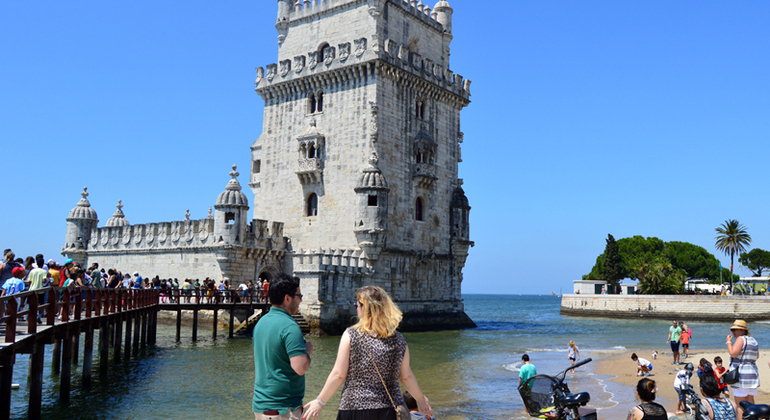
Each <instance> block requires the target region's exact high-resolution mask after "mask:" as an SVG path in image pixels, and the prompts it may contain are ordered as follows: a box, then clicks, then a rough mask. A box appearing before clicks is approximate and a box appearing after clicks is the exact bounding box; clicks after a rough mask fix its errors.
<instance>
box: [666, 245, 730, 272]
mask: <svg viewBox="0 0 770 420" xmlns="http://www.w3.org/2000/svg"><path fill="white" fill-rule="evenodd" d="M663 256H664V257H666V258H667V259H668V260H669V261H671V264H673V265H674V266H675V267H678V268H681V269H683V270H684V271H685V273H686V275H687V278H688V279H709V280H715V279H717V280H718V279H719V260H717V258H716V257H715V256H714V255H713V254H711V253H710V252H708V251H706V248H703V247H702V246H698V245H693V244H691V243H688V242H678V241H671V242H666V244H665V246H664V248H663Z"/></svg>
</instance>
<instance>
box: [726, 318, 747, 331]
mask: <svg viewBox="0 0 770 420" xmlns="http://www.w3.org/2000/svg"><path fill="white" fill-rule="evenodd" d="M730 329H731V330H746V331H748V330H749V326H748V325H747V324H746V321H744V320H742V319H736V320H735V322H733V326H732V327H730Z"/></svg>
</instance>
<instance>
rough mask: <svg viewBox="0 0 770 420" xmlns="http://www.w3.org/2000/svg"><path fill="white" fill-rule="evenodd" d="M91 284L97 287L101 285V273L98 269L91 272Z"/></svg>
mask: <svg viewBox="0 0 770 420" xmlns="http://www.w3.org/2000/svg"><path fill="white" fill-rule="evenodd" d="M91 285H92V286H94V287H97V288H101V287H102V273H101V271H99V270H94V271H92V272H91Z"/></svg>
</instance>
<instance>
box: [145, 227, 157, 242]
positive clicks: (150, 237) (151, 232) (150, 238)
mask: <svg viewBox="0 0 770 420" xmlns="http://www.w3.org/2000/svg"><path fill="white" fill-rule="evenodd" d="M145 238H147V239H146V240H147V244H148V245H149V244H151V243H152V241H154V240H155V228H154V227H153V226H147V236H146V237H145Z"/></svg>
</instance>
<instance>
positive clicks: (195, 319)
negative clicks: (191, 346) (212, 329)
mask: <svg viewBox="0 0 770 420" xmlns="http://www.w3.org/2000/svg"><path fill="white" fill-rule="evenodd" d="M192 327H193V334H192V341H198V307H197V306H196V307H195V309H193V326H192Z"/></svg>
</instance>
